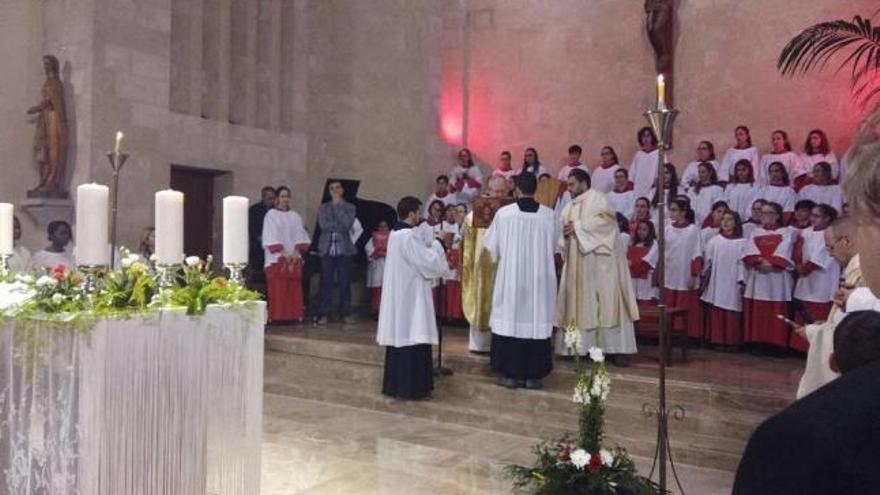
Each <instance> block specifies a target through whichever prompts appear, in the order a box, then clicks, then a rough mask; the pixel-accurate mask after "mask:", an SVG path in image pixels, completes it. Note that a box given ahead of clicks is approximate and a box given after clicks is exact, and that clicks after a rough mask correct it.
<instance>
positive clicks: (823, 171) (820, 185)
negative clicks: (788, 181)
mask: <svg viewBox="0 0 880 495" xmlns="http://www.w3.org/2000/svg"><path fill="white" fill-rule="evenodd" d="M831 173H832V169H831V164H829V163H828V162H819V163H817V164H815V165H813V176H812V178H811V179H810V183H809V184H807V185H806V186H804V187H803V188H802V189H801V190H800V191H798V198H800V199H810V200H813V201H814V202H815V203H816V204H826V205H828V206H830V207H832V208H834V209H835V210H837V211H838V212H840V211H841V210H842V209H843V191H841V189H840V186H839V185H837V184H835V183H834V181H833V179H832V177H831Z"/></svg>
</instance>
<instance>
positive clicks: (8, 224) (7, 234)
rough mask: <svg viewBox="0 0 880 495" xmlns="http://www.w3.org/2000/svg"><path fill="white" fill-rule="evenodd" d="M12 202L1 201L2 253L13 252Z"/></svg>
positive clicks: (0, 252) (0, 229)
mask: <svg viewBox="0 0 880 495" xmlns="http://www.w3.org/2000/svg"><path fill="white" fill-rule="evenodd" d="M12 216H13V213H12V203H0V254H12V251H13V250H12V244H13V242H12V241H13V227H12V226H13V220H12Z"/></svg>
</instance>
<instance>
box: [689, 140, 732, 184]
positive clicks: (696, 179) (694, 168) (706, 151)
mask: <svg viewBox="0 0 880 495" xmlns="http://www.w3.org/2000/svg"><path fill="white" fill-rule="evenodd" d="M701 163H708V164H710V165H712V169H713V170H714V171H715V176H716V177H717V178H718V180H717V182H720V183H721V184H722V185H724V183H726V182H727V180H728V178H727V177H726V176H721V175H718V168H719V167H720V165H719V164H718V160H716V159H715V145H713V144H712V143H711V142H710V141H700V144H699V145H697V159H696V161H693V162H690V163H688V165H687V167H685V168H684V172H682V174H681V185H682V187H683V188H684V192H686V193H689V192H690V191H691V189H693V188H694V186H696V185H697V184H699V183H700V170H699V169H700V164H701Z"/></svg>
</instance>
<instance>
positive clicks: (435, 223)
mask: <svg viewBox="0 0 880 495" xmlns="http://www.w3.org/2000/svg"><path fill="white" fill-rule="evenodd" d="M444 218H446V205H445V204H443V201H440V200H439V199H435V200H434V201H433V202H432V203H431V204H430V205H428V216H427V217H426V218H425V223H426V224H427V225H428V226H429V227H431V233H433V234H434V235H435V236H436V235H438V234H439V233H440V231H441V229H442V228H443V219H444Z"/></svg>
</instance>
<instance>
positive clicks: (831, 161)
mask: <svg viewBox="0 0 880 495" xmlns="http://www.w3.org/2000/svg"><path fill="white" fill-rule="evenodd" d="M820 162H825V163H827V164H828V165H831V179H832V180H835V181H837V180H840V177H841V176H840V163H839V162H838V161H837V155H835V154H834V152H833V151H829V152H828V154H827V155H823V154H822V153H816V154H815V155H808V154H806V153H801V163H803V164H804V167H806V169H807V173H809V174H810V177H812V176H813V166H814V165H816V164H817V163H820Z"/></svg>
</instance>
